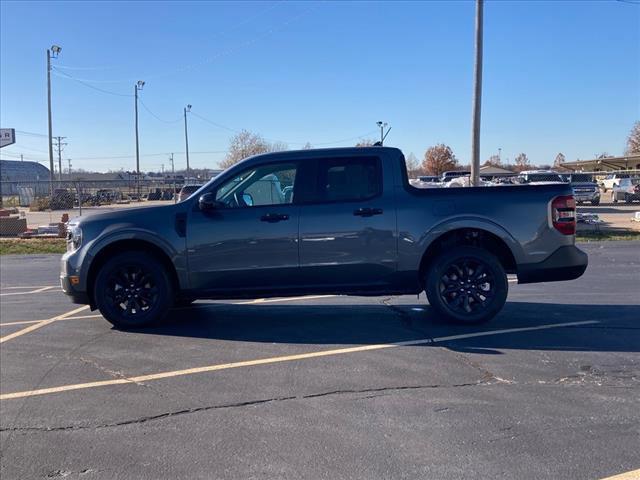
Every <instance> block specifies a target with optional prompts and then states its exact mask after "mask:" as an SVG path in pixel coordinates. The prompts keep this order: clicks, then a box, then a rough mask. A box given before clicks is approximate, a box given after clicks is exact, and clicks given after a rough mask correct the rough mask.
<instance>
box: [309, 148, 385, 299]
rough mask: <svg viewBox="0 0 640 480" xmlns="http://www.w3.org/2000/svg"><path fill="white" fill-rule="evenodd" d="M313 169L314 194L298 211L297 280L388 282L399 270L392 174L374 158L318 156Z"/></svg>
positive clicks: (314, 282) (315, 283)
mask: <svg viewBox="0 0 640 480" xmlns="http://www.w3.org/2000/svg"><path fill="white" fill-rule="evenodd" d="M314 168H315V178H316V181H315V182H314V185H313V186H312V194H311V195H309V196H307V197H305V199H304V201H305V202H304V204H303V205H302V206H301V207H300V228H299V230H300V275H301V282H303V283H304V284H306V285H311V286H318V287H320V288H322V286H327V285H328V286H334V285H345V286H359V287H371V288H373V289H375V287H376V286H382V285H385V284H387V283H388V282H390V281H391V278H390V277H391V276H392V275H393V273H395V271H396V266H397V261H396V254H397V242H396V238H397V236H396V213H395V206H394V202H393V188H392V186H391V184H392V182H391V178H392V172H383V162H382V161H381V159H380V157H378V156H374V155H371V156H353V157H341V158H320V159H317V160H316V161H315V163H314ZM385 174H387V176H386V179H387V180H385ZM385 182H388V185H385Z"/></svg>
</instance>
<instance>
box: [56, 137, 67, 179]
mask: <svg viewBox="0 0 640 480" xmlns="http://www.w3.org/2000/svg"><path fill="white" fill-rule="evenodd" d="M55 138H56V140H57V141H58V146H57V147H56V150H57V152H58V181H62V149H63V147H65V146H66V145H67V144H66V143H62V140H64V139H65V138H67V137H55Z"/></svg>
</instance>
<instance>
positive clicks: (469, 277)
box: [425, 246, 509, 325]
mask: <svg viewBox="0 0 640 480" xmlns="http://www.w3.org/2000/svg"><path fill="white" fill-rule="evenodd" d="M508 290H509V283H508V281H507V275H506V273H505V271H504V268H503V267H502V265H501V264H500V262H499V261H498V259H497V258H496V257H495V256H494V255H492V254H491V253H489V252H487V251H486V250H484V249H482V248H478V247H467V246H461V247H456V248H454V249H452V250H450V251H448V252H444V253H442V254H441V255H440V256H438V257H437V258H436V259H435V260H434V261H433V262H432V263H431V265H430V266H429V268H428V271H427V272H426V275H425V291H426V294H427V299H428V300H429V304H430V305H431V306H432V307H433V308H434V310H436V312H438V313H439V314H440V315H442V316H443V317H444V318H446V319H447V320H449V321H452V322H455V323H461V324H468V325H471V324H478V323H484V322H488V321H489V320H491V319H492V318H493V317H494V316H495V315H496V314H497V313H498V312H499V311H500V310H501V309H502V307H503V306H504V304H505V302H506V300H507V293H508Z"/></svg>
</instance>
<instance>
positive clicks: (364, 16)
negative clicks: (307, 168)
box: [0, 0, 640, 171]
mask: <svg viewBox="0 0 640 480" xmlns="http://www.w3.org/2000/svg"><path fill="white" fill-rule="evenodd" d="M630 1H632V0H630ZM0 9H1V10H0V13H1V25H0V26H1V29H0V30H1V32H0V35H1V37H0V39H1V44H0V62H1V63H0V67H1V68H0V87H1V88H0V120H1V122H2V127H13V128H16V129H17V130H20V131H25V132H32V133H38V134H46V133H47V114H46V69H45V63H46V54H45V50H46V48H47V47H49V46H50V45H52V44H58V45H61V46H62V48H63V50H62V54H61V56H60V57H59V58H58V59H56V60H53V64H54V66H55V67H56V68H57V70H55V71H54V75H53V77H52V82H53V122H54V135H62V136H66V137H68V138H67V140H66V141H67V142H68V146H67V147H66V150H65V151H64V153H63V158H67V157H70V158H72V159H73V160H72V161H73V166H74V168H84V169H88V170H102V171H105V170H108V169H114V170H117V169H120V168H124V169H134V167H135V160H134V158H135V157H134V152H135V144H134V135H133V121H134V114H133V98H132V97H131V96H130V95H132V94H133V88H134V87H133V85H134V83H135V81H136V80H138V79H142V80H145V81H146V85H145V87H144V90H143V91H142V92H141V99H142V100H143V101H144V105H146V107H147V108H148V109H149V110H151V111H152V112H153V114H154V115H155V116H156V117H159V118H160V119H162V120H164V121H160V120H158V119H157V118H155V117H154V116H152V115H151V114H150V113H149V112H148V111H147V110H145V108H144V107H143V106H141V107H140V149H141V155H142V156H141V169H142V170H159V169H160V165H161V164H165V168H167V166H168V163H169V162H168V160H167V153H168V152H176V155H175V159H176V167H177V168H180V167H182V166H183V164H184V154H183V152H184V137H183V124H182V123H181V122H180V121H177V122H176V120H180V119H181V114H182V108H183V107H184V106H185V105H186V104H189V103H190V104H192V105H193V112H194V113H197V114H198V115H200V116H201V117H204V118H206V119H208V120H209V121H210V122H213V123H216V124H219V125H222V126H224V127H226V128H220V127H218V126H215V125H213V124H211V123H207V122H205V121H204V120H202V119H201V118H199V117H195V116H191V117H190V120H189V122H190V123H189V127H190V128H189V136H190V150H191V151H192V152H194V153H193V155H192V157H191V163H192V166H194V167H208V168H214V167H215V166H216V164H217V162H218V161H220V160H221V159H222V158H223V157H224V151H225V150H226V149H227V146H228V141H229V137H230V136H231V135H232V134H233V130H239V129H243V128H246V129H248V130H251V131H254V132H257V133H260V134H262V135H263V136H264V137H266V138H268V139H272V140H279V141H284V142H286V143H288V145H289V147H290V148H297V147H300V146H301V145H302V144H304V143H305V142H307V141H309V142H310V143H311V144H312V145H315V146H318V145H320V144H325V143H329V142H333V143H332V144H334V145H336V146H343V145H344V146H347V145H353V144H354V143H355V142H356V141H357V138H354V137H358V136H364V137H368V138H372V139H373V138H376V136H377V133H375V132H376V126H375V121H376V120H385V121H387V122H389V123H390V125H391V126H392V130H391V132H390V134H389V137H388V141H387V144H389V145H393V146H398V147H400V148H402V149H403V151H404V152H405V154H408V153H409V152H414V153H415V155H416V156H418V157H419V158H421V157H422V155H423V154H424V151H425V150H426V148H427V147H429V146H430V145H433V144H435V143H440V142H443V143H446V144H448V145H450V146H451V147H452V149H453V151H454V153H455V154H456V155H457V156H458V158H459V159H460V160H461V161H462V162H463V163H467V162H468V160H469V155H470V148H471V147H470V142H471V131H470V128H471V126H470V117H471V98H472V79H473V28H474V23H473V22H474V14H475V5H474V3H473V2H468V1H456V2H417V1H416V2H329V1H327V2H286V1H281V2H235V3H232V2H228V3H227V2H179V3H178V2H150V1H148V2H139V3H125V2H102V3H98V2H58V3H56V2H46V3H45V2H43V3H29V2H23V1H21V2H7V1H3V2H2V3H1V7H0ZM484 59H485V64H484V90H483V104H482V106H483V110H482V137H481V158H482V160H485V159H486V158H488V157H489V156H490V155H492V154H494V153H497V151H498V148H501V149H502V157H503V160H504V159H505V158H510V159H511V160H513V158H514V157H515V156H516V155H517V154H518V153H520V152H525V153H527V155H528V156H529V158H530V159H531V160H532V162H533V163H538V164H540V163H552V162H553V159H554V157H555V155H556V154H557V153H558V152H563V153H564V154H565V155H566V157H567V159H569V160H573V159H576V158H582V159H584V158H592V157H593V156H594V155H595V154H597V153H600V152H603V151H606V152H609V153H611V154H621V153H622V152H623V150H624V144H625V139H626V137H627V134H628V132H629V130H630V129H631V127H632V125H633V122H635V121H637V120H640V5H638V4H633V3H627V2H620V1H602V2H594V1H589V2H580V1H568V2H562V1H558V2H543V1H531V2H527V1H518V2H509V1H488V2H486V4H485V49H484ZM65 74H66V75H70V76H72V77H74V78H75V79H80V80H82V81H84V82H85V84H81V83H78V82H77V81H76V80H73V79H71V78H68V77H66V76H64V75H65ZM87 83H88V84H89V85H90V86H92V87H94V88H89V87H87V86H86V84H87ZM95 88H97V89H101V90H104V91H108V92H111V93H115V94H117V95H112V94H108V93H104V92H101V91H98V90H96V89H95ZM167 122H174V123H167ZM345 139H348V140H345ZM338 140H344V141H342V142H339V141H338ZM198 152H203V153H198ZM20 153H22V154H24V157H25V159H34V160H40V161H44V162H47V159H48V154H47V140H46V138H45V137H40V136H33V135H24V134H18V141H17V143H16V145H13V146H11V147H5V148H3V149H2V152H1V153H0V157H1V158H5V159H11V158H16V156H17V155H18V154H20ZM107 157H122V158H107Z"/></svg>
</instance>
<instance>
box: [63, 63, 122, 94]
mask: <svg viewBox="0 0 640 480" xmlns="http://www.w3.org/2000/svg"><path fill="white" fill-rule="evenodd" d="M52 68H53V70H55V72H59V73H55V72H54V75H55V76H56V77H67V78H69V79H71V80H73V81H74V82H78V83H79V84H81V85H84V86H85V87H87V88H91V89H93V90H97V91H98V92H102V93H106V94H108V95H114V96H116V97H133V95H129V94H126V93H117V92H112V91H110V90H105V89H103V88H98V87H94V86H93V85H91V84H89V83H87V82H86V81H84V80H80V79H77V78H75V77H73V76H71V75H69V74H68V73H66V72H62V71H60V70H58V69H57V68H55V67H52Z"/></svg>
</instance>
